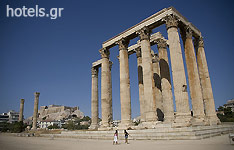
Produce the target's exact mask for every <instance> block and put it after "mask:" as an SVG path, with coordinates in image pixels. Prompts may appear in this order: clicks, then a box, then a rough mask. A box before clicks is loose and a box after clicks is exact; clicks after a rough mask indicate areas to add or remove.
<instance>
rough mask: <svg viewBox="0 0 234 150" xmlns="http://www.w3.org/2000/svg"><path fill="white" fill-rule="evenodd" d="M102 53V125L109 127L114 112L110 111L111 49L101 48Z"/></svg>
mask: <svg viewBox="0 0 234 150" xmlns="http://www.w3.org/2000/svg"><path fill="white" fill-rule="evenodd" d="M100 53H101V55H102V69H101V70H102V73H101V109H102V127H104V128H105V127H109V126H110V123H111V118H112V116H111V115H112V113H111V112H110V107H111V106H110V103H111V102H110V100H111V98H110V96H111V95H110V85H111V84H110V63H109V54H110V53H109V50H108V49H101V50H100Z"/></svg>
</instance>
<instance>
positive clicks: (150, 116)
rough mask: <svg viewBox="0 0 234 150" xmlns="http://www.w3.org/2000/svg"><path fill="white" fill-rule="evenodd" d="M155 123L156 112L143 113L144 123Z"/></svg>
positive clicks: (156, 119)
mask: <svg viewBox="0 0 234 150" xmlns="http://www.w3.org/2000/svg"><path fill="white" fill-rule="evenodd" d="M156 121H158V117H157V114H156V112H154V111H151V112H147V113H145V122H156Z"/></svg>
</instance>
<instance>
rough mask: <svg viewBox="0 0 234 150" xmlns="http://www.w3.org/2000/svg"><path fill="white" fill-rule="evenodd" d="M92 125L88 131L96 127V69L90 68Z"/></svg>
mask: <svg viewBox="0 0 234 150" xmlns="http://www.w3.org/2000/svg"><path fill="white" fill-rule="evenodd" d="M91 108H92V124H91V126H90V129H96V128H97V127H98V68H92V100H91Z"/></svg>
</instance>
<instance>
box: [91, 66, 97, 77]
mask: <svg viewBox="0 0 234 150" xmlns="http://www.w3.org/2000/svg"><path fill="white" fill-rule="evenodd" d="M91 72H92V75H94V76H97V75H98V69H97V68H94V67H92V68H91Z"/></svg>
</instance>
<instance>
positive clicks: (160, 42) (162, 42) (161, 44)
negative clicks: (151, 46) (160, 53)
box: [155, 39, 167, 49]
mask: <svg viewBox="0 0 234 150" xmlns="http://www.w3.org/2000/svg"><path fill="white" fill-rule="evenodd" d="M155 43H156V44H157V47H158V49H160V48H164V49H166V48H167V42H166V41H165V40H163V39H157V40H156V41H155Z"/></svg>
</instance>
